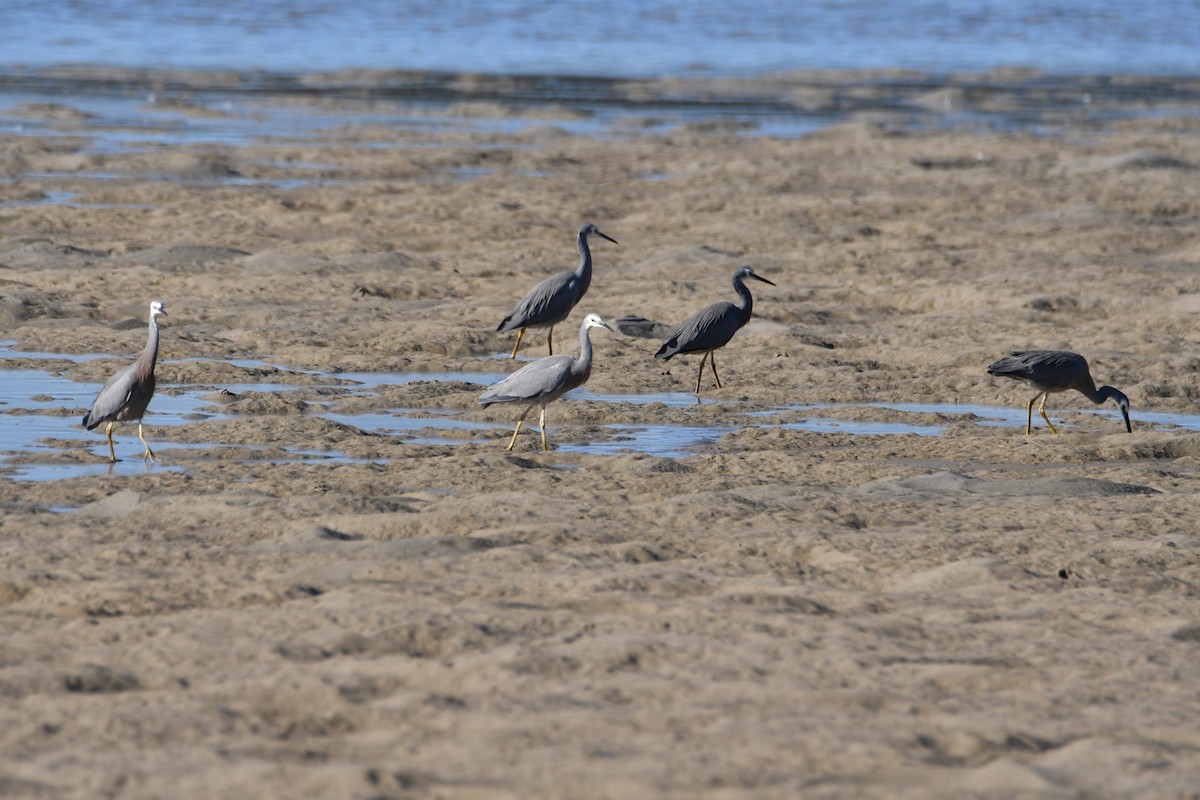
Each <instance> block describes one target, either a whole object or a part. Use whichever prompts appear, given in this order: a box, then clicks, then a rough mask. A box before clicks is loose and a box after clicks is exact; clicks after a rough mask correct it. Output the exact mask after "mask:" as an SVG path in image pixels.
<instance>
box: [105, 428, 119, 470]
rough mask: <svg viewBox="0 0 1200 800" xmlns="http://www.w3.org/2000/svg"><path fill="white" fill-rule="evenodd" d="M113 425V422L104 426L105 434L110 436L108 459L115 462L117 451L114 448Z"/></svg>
mask: <svg viewBox="0 0 1200 800" xmlns="http://www.w3.org/2000/svg"><path fill="white" fill-rule="evenodd" d="M112 426H113V424H112V423H111V422H110V423H108V424H107V425H105V426H104V435H105V436H107V437H108V460H109V461H110V462H115V461H116V460H117V451H116V450H114V449H113V443H112Z"/></svg>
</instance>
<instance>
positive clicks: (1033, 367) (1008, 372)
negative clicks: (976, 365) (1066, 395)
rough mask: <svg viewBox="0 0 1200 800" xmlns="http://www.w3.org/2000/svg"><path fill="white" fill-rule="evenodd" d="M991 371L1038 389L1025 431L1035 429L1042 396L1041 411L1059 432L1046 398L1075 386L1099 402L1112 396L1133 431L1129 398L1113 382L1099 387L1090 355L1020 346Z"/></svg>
mask: <svg viewBox="0 0 1200 800" xmlns="http://www.w3.org/2000/svg"><path fill="white" fill-rule="evenodd" d="M987 371H988V374H989V375H999V376H1000V377H1003V378H1012V379H1013V380H1016V381H1021V382H1022V383H1027V384H1029V385H1030V386H1032V387H1033V388H1034V389H1037V392H1038V393H1037V394H1035V395H1034V396H1033V397H1032V398H1030V400H1029V406H1028V409H1027V410H1028V412H1029V413H1028V415H1027V416H1026V418H1025V435H1026V436H1028V435H1029V434H1031V433H1033V404H1034V403H1036V402H1037V400H1038V398H1041V401H1042V402H1041V404H1040V405H1038V413H1039V414H1041V415H1042V419H1044V420H1046V424H1047V425H1049V426H1050V430H1051V431H1052V432H1054V433H1058V431H1057V430H1055V428H1054V423H1052V422H1051V421H1050V418H1049V417H1047V416H1046V398H1047V397H1048V396H1049V395H1050V394H1051V393H1052V392H1065V391H1067V390H1068V389H1074V390H1075V391H1077V392H1079V393H1080V394H1082V395H1083V396H1084V397H1086V398H1087V399H1088V400H1091V401H1092V402H1093V403H1095V404H1096V405H1100V404H1101V403H1103V402H1104V401H1105V400H1108V399H1110V398H1111V399H1112V400H1113V401H1114V402H1116V404H1117V408H1119V409H1120V410H1121V416H1123V417H1124V418H1125V430H1126V431H1128V432H1129V433H1133V425H1132V424H1131V423H1130V422H1129V398H1128V397H1126V396H1125V394H1124V392H1122V391H1121V390H1119V389H1114V388H1113V387H1111V386H1101V387H1100V388H1099V389H1097V388H1096V383H1095V382H1094V381H1093V380H1092V375H1091V373H1090V372H1089V371H1088V363H1087V359H1085V358H1084V357H1083V356H1081V355H1079V353H1072V352H1070V351H1068V350H1020V351H1016V352H1013V353H1009V354H1008V356H1007V357H1005V358H1002V359H1000V360H999V361H997V362H996V363H994V364H992V365H991V366H989V367H988V368H987Z"/></svg>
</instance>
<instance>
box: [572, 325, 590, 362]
mask: <svg viewBox="0 0 1200 800" xmlns="http://www.w3.org/2000/svg"><path fill="white" fill-rule="evenodd" d="M589 333H591V327H590V326H588V325H587V323H584V324H583V325H581V326H579V358H578V359H576V361H575V363H574V364H572V365H571V371H572V372H574V373H575V374H576V375H588V374H590V373H591V371H592V337H591V336H589V335H588V334H589Z"/></svg>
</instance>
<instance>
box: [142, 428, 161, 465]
mask: <svg viewBox="0 0 1200 800" xmlns="http://www.w3.org/2000/svg"><path fill="white" fill-rule="evenodd" d="M138 438H139V439H141V440H142V444H143V445H145V447H146V452H145V453H143V454H142V461H145V460H146V459H147V458H148V459H150V460H151V461H161V460H162V459H160V458H159V457H158V456H156V455H154V451H153V450H151V449H150V443H149V442H147V441H146V437H145V436H143V435H142V423H140V422H139V423H138Z"/></svg>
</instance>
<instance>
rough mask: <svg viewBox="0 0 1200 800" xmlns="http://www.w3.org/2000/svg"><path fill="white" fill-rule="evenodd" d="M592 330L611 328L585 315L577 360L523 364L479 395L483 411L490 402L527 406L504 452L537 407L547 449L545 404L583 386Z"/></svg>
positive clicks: (561, 357)
mask: <svg viewBox="0 0 1200 800" xmlns="http://www.w3.org/2000/svg"><path fill="white" fill-rule="evenodd" d="M592 328H604V329H605V330H608V331H611V330H612V327H611V326H609V324H608V323H607V322H605V321H604V320H602V319H600V316H599V315H598V314H588V315H587V316H586V317H584V319H583V324H582V325H580V326H579V348H580V352H579V358H575V357H574V356H571V355H567V354H565V353H564V354H560V355H557V356H546V357H545V358H539V359H538V360H537V361H534V362H533V363H532V364H526V365H525V366H523V367H521V368H520V369H519V370H517V371H516V372H514V373H513V374H512V375H509V376H508V377H507V378H504V379H503V380H499V381H497V382H496V383H493V384H492V385H491V386H489V387H488V388H487V391H485V392H484V393H483V394H482V395H480V396H479V405H481V406H483V407H484V408H487V407H488V406H490V405H491V404H492V403H528V404H529V407H528V408H526V409H525V411H524V412H522V414H521V416H520V417H519V418H518V419H517V427H516V429H515V430H514V431H513V435H512V438H511V439H509V440H508V447H506V448H504V449H505V450H506V451H508V450H512V448H513V445H514V444H516V441H517V434H518V433H520V432H521V423H522V422H524V421H525V417H527V416H528V415H529V412H530V411H532V410H533V407H534V406H541V409H542V412H541V415H540V416H539V418H538V427H539V428H540V429H541V432H542V449H543V450H549V449H550V446H549V445H548V444H546V405H547V404H548V403H550V402H551V401H554V400H557V399H558V398H560V397H562V396H563V395H564V394H566V393H567V392H569V391H571V390H572V389H574V388H575V387H577V386H582V385H583V384H585V383H587V379H588V378H589V377H590V376H591V374H592V340H591V338H590V337H589V336H588V331H590V330H591V329H592Z"/></svg>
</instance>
